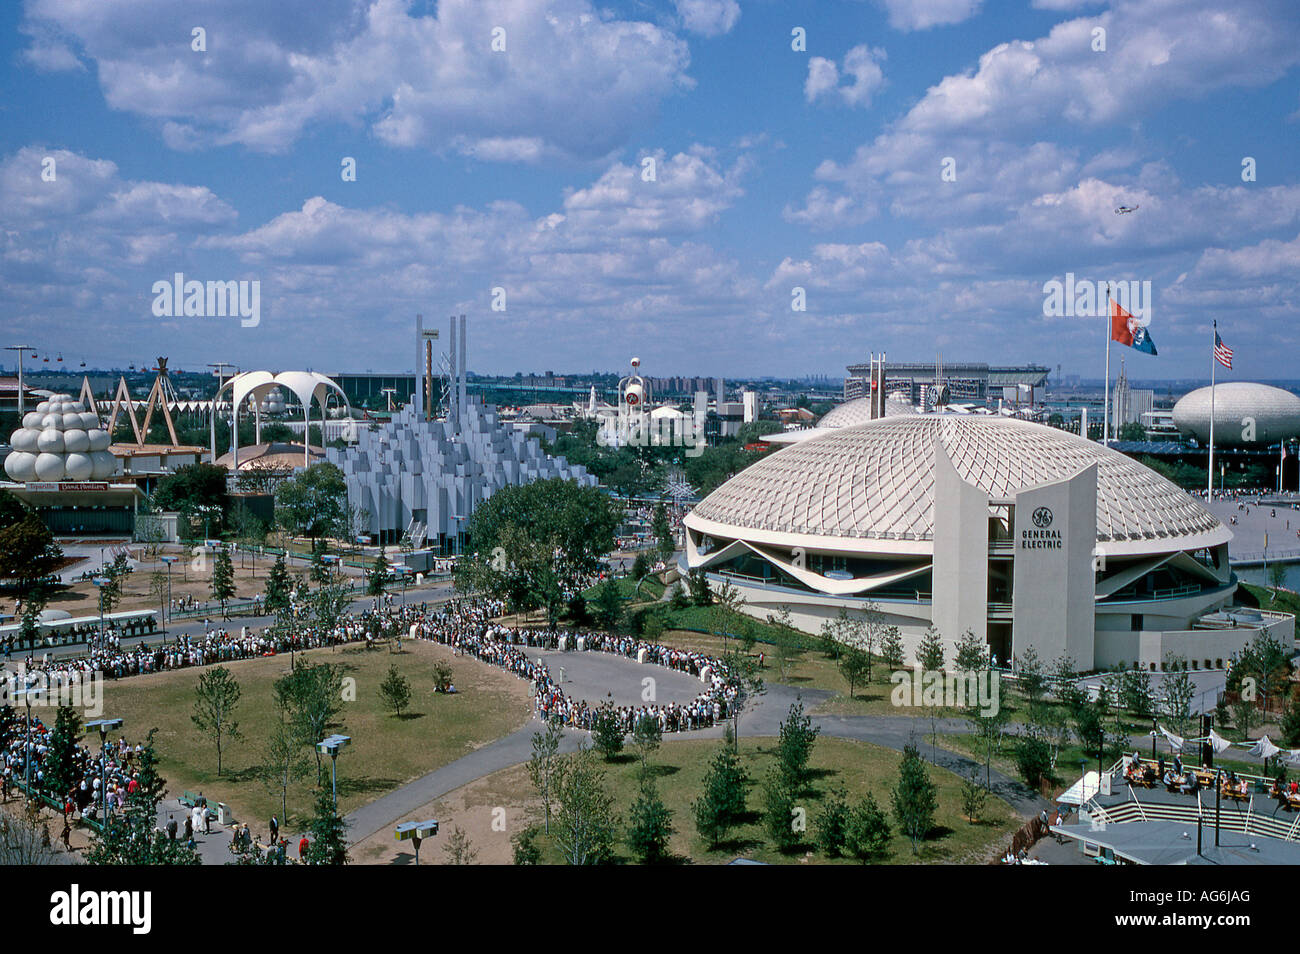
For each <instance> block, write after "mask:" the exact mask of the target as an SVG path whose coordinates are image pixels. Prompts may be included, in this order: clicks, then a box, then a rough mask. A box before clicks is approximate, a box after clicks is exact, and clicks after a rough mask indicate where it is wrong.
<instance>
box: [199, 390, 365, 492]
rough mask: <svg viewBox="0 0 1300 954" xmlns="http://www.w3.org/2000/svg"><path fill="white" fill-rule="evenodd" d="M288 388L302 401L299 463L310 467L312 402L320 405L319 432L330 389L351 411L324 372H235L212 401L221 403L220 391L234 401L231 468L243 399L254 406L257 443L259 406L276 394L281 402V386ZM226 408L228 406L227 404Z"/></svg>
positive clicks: (214, 455)
mask: <svg viewBox="0 0 1300 954" xmlns="http://www.w3.org/2000/svg"><path fill="white" fill-rule="evenodd" d="M282 387H283V388H285V389H287V390H289V391H291V392H292V393H293V394H294V396H295V397H297V398H298V400H299V402H300V403H301V404H302V414H303V435H302V465H303V466H304V467H309V466H311V458H310V456H309V453H310V446H309V445H310V441H309V437H310V432H311V404H312V401H315V402H316V403H317V404H319V405H320V410H321V435H322V437H324V433H325V403H326V401H327V400H328V399H329V395H330V393H331V392H334V393H335V394H337V395H338V396H339V397H340V398H341V399H342V401H343V403H344V405H345V406H347V408H348V413H349V414H351V412H352V406H351V404H349V403H348V398H347V395H346V394H344V393H343V389H342V388H341V387H339V386H338V385H337V384H335V383H334V381H333V380H332V379H331V378H329V377H327V376H326V375H324V374H321V373H319V372H317V371H281V372H280V373H279V374H272V373H271V372H270V371H245V372H244V373H242V374H236V375H235V376H234V377H232V378H230V379H229V380H228V381H226V383H225V384H223V385H221V387H219V388H218V389H217V393H216V397H215V398H214V402H215V403H216V404H217V405H218V406H221V401H222V394H223V393H224V392H225V391H226V390H229V391H230V396H231V399H232V401H233V404H234V414H233V420H232V421H231V422H230V425H231V443H232V445H233V446H232V448H231V449H232V450H233V451H234V469H235V470H238V469H239V440H238V434H239V410H240V408H241V407H242V406H243V404H244V402H245V401H249V402H250V403H251V405H252V407H253V414H254V421H255V424H256V428H257V431H256V433H257V436H256V442H257V443H259V444H260V443H261V441H262V406H263V404H264V403H274V397H273V395H278V396H279V399H280V401H281V402H283V400H284V396H283V393H282V392H281V391H280V388H282ZM227 407H229V405H227ZM212 459H213V460H216V459H217V431H216V418H215V417H213V418H212Z"/></svg>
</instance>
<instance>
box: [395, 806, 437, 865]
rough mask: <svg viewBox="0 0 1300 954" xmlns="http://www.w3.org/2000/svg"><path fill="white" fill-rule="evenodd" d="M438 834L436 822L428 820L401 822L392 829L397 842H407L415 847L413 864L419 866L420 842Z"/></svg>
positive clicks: (433, 819) (435, 820)
mask: <svg viewBox="0 0 1300 954" xmlns="http://www.w3.org/2000/svg"><path fill="white" fill-rule="evenodd" d="M436 834H438V821H437V819H435V818H430V819H429V820H428V821H418V822H403V823H402V824H400V825H398V826H397V827H396V828H394V829H393V837H394V838H396V839H397V840H398V841H409V842H411V844H412V845H414V846H415V863H416V865H417V866H418V865H419V864H420V842H421V841H423V840H424V839H425V838H432V837H433V836H434V835H436Z"/></svg>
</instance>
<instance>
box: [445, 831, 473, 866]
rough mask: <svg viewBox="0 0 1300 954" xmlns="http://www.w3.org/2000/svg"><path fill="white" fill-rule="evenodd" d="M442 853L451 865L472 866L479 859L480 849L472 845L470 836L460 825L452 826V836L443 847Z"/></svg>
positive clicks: (448, 837)
mask: <svg viewBox="0 0 1300 954" xmlns="http://www.w3.org/2000/svg"><path fill="white" fill-rule="evenodd" d="M442 853H443V854H444V855H446V856H447V864H449V865H472V864H473V863H474V859H475V858H477V857H478V849H477V848H475V847H474V846H473V844H471V843H470V840H469V835H467V834H465V831H464V829H462V828H461V827H460V826H459V825H452V826H451V834H450V835H448V836H447V841H446V842H445V843H444V844H443V846H442Z"/></svg>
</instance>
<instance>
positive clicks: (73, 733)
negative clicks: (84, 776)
mask: <svg viewBox="0 0 1300 954" xmlns="http://www.w3.org/2000/svg"><path fill="white" fill-rule="evenodd" d="M80 738H81V717H80V716H79V715H77V710H76V709H74V708H72V707H71V706H59V711H58V713H57V714H56V715H55V717H54V729H53V731H51V732H50V743H49V745H50V748H49V754H48V756H47V762H46V765H45V779H44V781H45V790H46V791H47V792H49V793H50V794H51V795H52V796H54V797H55V798H57V799H58V800H59V803H60V804H62V802H63V799H64V798H66V797H67V795H68V793H69V792H70V791H72V789H73V788H74V787H75V786H76V784H77V782H78V781H79V780H80V773H79V772H78V770H77V741H78V740H79V739H80Z"/></svg>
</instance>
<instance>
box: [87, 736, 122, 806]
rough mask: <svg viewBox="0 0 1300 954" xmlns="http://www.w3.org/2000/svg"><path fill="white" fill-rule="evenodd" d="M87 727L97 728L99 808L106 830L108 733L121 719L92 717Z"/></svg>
mask: <svg viewBox="0 0 1300 954" xmlns="http://www.w3.org/2000/svg"><path fill="white" fill-rule="evenodd" d="M86 728H87V729H98V730H99V810H100V813H101V817H102V818H103V824H104V829H105V831H107V830H108V733H110V732H116V731H117V730H118V729H120V728H122V720H121V719H92V720H91V721H90V722H87V723H86Z"/></svg>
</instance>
